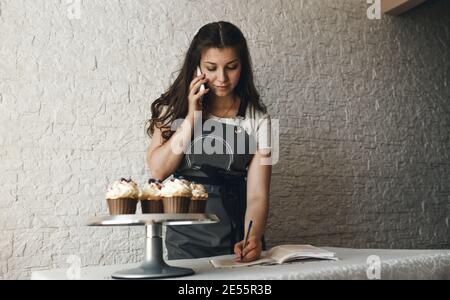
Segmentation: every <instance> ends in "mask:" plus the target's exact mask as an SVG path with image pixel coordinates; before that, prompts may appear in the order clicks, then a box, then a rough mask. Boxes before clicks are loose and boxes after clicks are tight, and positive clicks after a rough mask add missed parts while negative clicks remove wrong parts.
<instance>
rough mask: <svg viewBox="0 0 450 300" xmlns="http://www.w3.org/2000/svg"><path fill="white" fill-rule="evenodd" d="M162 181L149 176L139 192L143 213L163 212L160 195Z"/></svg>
mask: <svg viewBox="0 0 450 300" xmlns="http://www.w3.org/2000/svg"><path fill="white" fill-rule="evenodd" d="M162 187H163V185H162V181H161V180H158V179H153V178H150V179H149V180H148V184H147V185H145V186H144V188H143V189H142V190H141V192H140V194H139V200H140V201H141V208H142V213H143V214H161V213H163V212H164V208H163V201H162V196H161V189H162Z"/></svg>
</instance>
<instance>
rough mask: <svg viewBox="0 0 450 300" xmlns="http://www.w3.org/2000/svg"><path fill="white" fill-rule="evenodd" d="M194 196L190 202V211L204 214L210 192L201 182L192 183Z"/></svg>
mask: <svg viewBox="0 0 450 300" xmlns="http://www.w3.org/2000/svg"><path fill="white" fill-rule="evenodd" d="M191 190H192V197H191V203H190V204H189V213H193V214H203V213H204V212H205V208H206V201H207V200H208V192H207V191H206V189H205V187H204V186H203V185H202V184H199V183H194V182H192V183H191Z"/></svg>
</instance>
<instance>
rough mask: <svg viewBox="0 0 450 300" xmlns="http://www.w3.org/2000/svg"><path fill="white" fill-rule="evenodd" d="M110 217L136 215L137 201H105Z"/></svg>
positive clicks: (131, 199) (129, 199) (126, 199)
mask: <svg viewBox="0 0 450 300" xmlns="http://www.w3.org/2000/svg"><path fill="white" fill-rule="evenodd" d="M106 201H107V202H108V208H109V214H110V215H133V214H135V213H136V206H137V203H138V200H137V199H133V198H122V199H107V200H106Z"/></svg>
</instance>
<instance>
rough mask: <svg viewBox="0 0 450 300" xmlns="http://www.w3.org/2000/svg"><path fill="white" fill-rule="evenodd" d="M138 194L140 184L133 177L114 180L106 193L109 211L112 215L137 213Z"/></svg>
mask: <svg viewBox="0 0 450 300" xmlns="http://www.w3.org/2000/svg"><path fill="white" fill-rule="evenodd" d="M138 196H139V188H138V185H137V184H136V182H134V181H133V180H131V178H130V179H125V178H122V179H121V180H117V181H114V182H113V183H112V184H110V185H109V187H108V191H107V193H106V201H107V202H108V208H109V213H110V214H111V215H123V214H134V213H136V206H137V202H138Z"/></svg>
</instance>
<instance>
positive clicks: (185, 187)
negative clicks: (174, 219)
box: [161, 178, 192, 214]
mask: <svg viewBox="0 0 450 300" xmlns="http://www.w3.org/2000/svg"><path fill="white" fill-rule="evenodd" d="M161 196H162V197H163V206H164V213H166V214H179V213H188V212H189V203H190V202H191V197H192V190H191V187H190V183H189V181H187V180H185V179H179V178H173V179H170V180H169V181H167V182H165V183H164V186H163V188H162V189H161Z"/></svg>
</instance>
